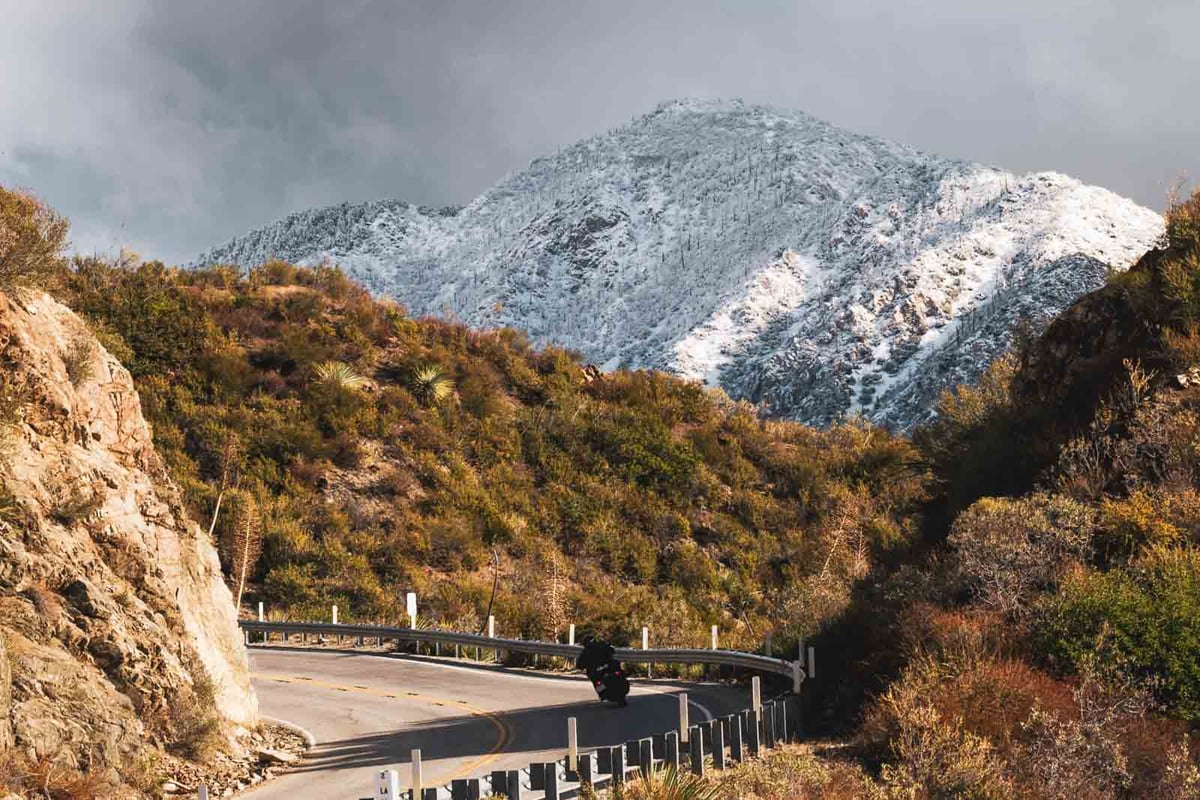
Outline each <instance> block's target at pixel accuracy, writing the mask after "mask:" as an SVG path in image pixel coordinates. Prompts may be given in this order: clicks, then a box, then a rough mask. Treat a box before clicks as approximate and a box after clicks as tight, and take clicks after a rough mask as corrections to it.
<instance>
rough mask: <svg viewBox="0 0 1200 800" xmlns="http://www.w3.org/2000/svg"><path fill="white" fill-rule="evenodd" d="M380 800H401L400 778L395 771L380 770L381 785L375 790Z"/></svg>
mask: <svg viewBox="0 0 1200 800" xmlns="http://www.w3.org/2000/svg"><path fill="white" fill-rule="evenodd" d="M375 797H376V798H379V800H400V776H399V775H397V774H396V770H394V769H381V770H379V783H378V785H377V788H376V789H375Z"/></svg>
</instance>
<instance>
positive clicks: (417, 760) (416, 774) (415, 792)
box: [408, 749, 424, 800]
mask: <svg viewBox="0 0 1200 800" xmlns="http://www.w3.org/2000/svg"><path fill="white" fill-rule="evenodd" d="M409 771H410V772H411V773H412V775H411V776H410V777H409V781H408V782H409V783H411V784H412V796H413V800H420V797H421V789H422V788H423V785H424V781H423V776H422V775H421V751H420V750H419V749H418V750H413V751H412V763H411V764H410V766H409Z"/></svg>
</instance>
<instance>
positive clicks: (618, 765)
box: [610, 744, 625, 786]
mask: <svg viewBox="0 0 1200 800" xmlns="http://www.w3.org/2000/svg"><path fill="white" fill-rule="evenodd" d="M610 750H611V752H612V761H611V763H612V782H613V786H620V785H622V784H624V783H625V748H624V747H623V746H621V745H619V744H618V745H615V746H614V747H612V748H610Z"/></svg>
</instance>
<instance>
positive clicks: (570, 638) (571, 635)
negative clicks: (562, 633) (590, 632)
mask: <svg viewBox="0 0 1200 800" xmlns="http://www.w3.org/2000/svg"><path fill="white" fill-rule="evenodd" d="M567 644H569V645H571V646H572V647H574V646H575V623H574V622H572V623H571V627H569V628H567Z"/></svg>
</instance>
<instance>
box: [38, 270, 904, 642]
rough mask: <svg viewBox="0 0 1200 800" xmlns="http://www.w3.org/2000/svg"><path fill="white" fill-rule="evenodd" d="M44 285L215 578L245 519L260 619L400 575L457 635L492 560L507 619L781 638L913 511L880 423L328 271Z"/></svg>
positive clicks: (899, 462)
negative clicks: (141, 427)
mask: <svg viewBox="0 0 1200 800" xmlns="http://www.w3.org/2000/svg"><path fill="white" fill-rule="evenodd" d="M62 291H63V293H64V294H65V296H66V297H67V298H68V302H69V303H70V304H71V305H72V306H73V307H74V308H75V309H76V310H77V311H79V312H80V313H82V314H84V315H86V316H87V317H88V318H90V319H91V320H92V321H93V323H94V324H95V327H96V328H97V330H98V331H100V333H101V336H102V339H103V340H104V341H106V342H107V344H108V347H109V349H110V350H112V351H113V352H114V353H117V354H118V355H119V356H120V357H121V358H122V359H123V361H124V362H125V363H126V364H127V365H128V366H129V369H130V370H131V371H132V372H133V374H134V377H135V379H136V380H137V385H138V387H139V391H140V392H141V395H142V402H143V404H144V406H145V408H146V413H147V416H148V417H149V419H150V420H151V421H152V424H153V427H154V434H155V441H156V444H157V446H158V448H159V450H160V452H162V453H163V454H164V457H165V458H166V459H167V461H168V463H169V464H170V466H171V468H172V470H173V473H174V475H175V477H176V479H177V480H178V481H179V482H180V484H181V485H182V486H183V487H184V488H185V493H186V497H187V501H188V503H189V504H190V507H191V509H192V512H193V513H194V514H195V516H196V518H197V519H199V520H201V521H202V523H204V524H206V525H207V524H208V523H209V521H210V520H212V518H213V517H214V515H215V514H216V515H217V521H216V526H215V535H216V536H217V538H218V540H219V541H221V542H223V543H225V545H226V555H227V567H228V568H230V570H231V571H234V572H236V571H237V569H238V568H239V558H240V556H242V555H244V554H245V550H244V548H243V549H241V550H239V549H238V547H239V545H238V544H236V543H237V542H242V541H243V540H244V538H245V537H246V535H250V536H251V537H254V536H256V535H257V534H261V556H259V557H258V558H257V560H256V561H254V563H253V565H252V566H251V567H250V569H249V574H248V576H247V578H248V580H247V581H246V584H247V586H248V590H247V593H246V597H248V598H254V599H262V600H264V601H265V603H266V605H267V607H268V608H270V609H272V610H273V611H274V612H275V613H278V614H281V615H288V616H291V617H293V618H297V617H299V618H315V619H319V618H323V617H324V616H325V615H327V614H328V608H329V605H330V604H332V603H337V604H338V605H339V607H340V611H341V614H342V617H343V618H344V619H352V620H354V619H356V620H381V621H392V622H395V621H399V620H400V619H401V618H402V614H403V603H404V593H405V592H406V591H416V592H417V593H418V595H419V597H420V598H421V604H422V613H423V614H424V615H426V616H428V617H431V618H432V619H433V620H434V621H437V622H440V623H443V624H447V625H453V626H455V627H457V628H460V629H464V628H465V629H475V628H478V627H479V626H480V620H481V617H485V616H486V610H487V608H488V606H489V603H490V601H491V591H492V586H493V579H494V577H496V576H498V581H496V583H497V585H498V591H497V596H496V599H495V607H494V613H495V615H496V617H497V619H498V620H499V631H500V632H502V633H503V634H506V635H512V636H525V637H554V636H562V635H565V631H566V625H567V623H568V622H577V623H580V625H581V626H586V627H588V628H590V629H591V630H594V631H596V632H598V633H600V634H603V635H604V636H609V637H613V638H614V639H616V640H618V641H627V640H630V639H632V638H634V637H636V636H638V635H640V627H641V625H643V624H647V625H650V626H651V628H652V630H653V632H654V634H653V635H654V637H655V640H656V641H660V642H663V643H664V644H666V643H670V644H676V645H685V644H689V643H691V644H699V643H701V642H705V641H707V638H706V637H707V631H708V628H709V626H710V625H711V624H718V625H720V626H721V629H722V631H724V634H723V641H724V643H725V644H727V645H729V646H740V647H747V648H756V647H760V646H761V645H762V644H763V642H764V639H765V637H766V635H767V634H768V633H773V634H774V636H775V637H776V640H777V641H778V642H779V645H780V648H781V649H782V647H783V645H784V644H785V640H787V639H788V638H789V637H793V638H794V637H795V636H796V635H802V634H805V633H809V634H811V633H813V632H815V630H816V629H817V628H818V627H819V625H820V624H821V623H822V621H823V620H825V619H827V618H828V617H830V616H831V615H834V614H836V613H837V611H838V610H839V609H840V608H841V607H842V606H844V605H845V603H846V602H848V597H849V587H850V585H851V584H852V583H853V581H855V580H857V579H858V578H861V577H862V576H863V575H865V574H866V573H867V572H868V571H869V570H870V569H871V565H872V564H873V563H874V561H875V560H876V559H877V558H879V557H880V555H881V554H882V553H883V552H885V551H887V550H888V549H890V548H894V547H896V546H899V545H902V544H904V543H905V542H908V541H910V540H912V539H913V537H914V534H915V531H916V527H915V524H914V521H913V520H914V511H915V510H916V508H917V505H918V503H920V502H921V501H922V499H923V492H924V482H923V475H922V471H921V469H920V468H919V467H918V466H916V465H915V464H916V455H917V454H916V452H915V450H914V449H913V448H912V446H911V445H910V444H908V443H907V442H905V441H903V440H901V439H898V438H895V437H893V436H890V435H888V434H887V433H885V432H883V431H882V430H878V429H874V428H870V427H866V426H862V425H855V424H848V425H843V426H839V427H835V428H833V429H831V430H828V431H818V430H813V429H809V428H806V427H803V426H800V425H797V424H793V423H787V422H778V421H768V420H764V419H760V418H759V417H758V416H757V415H756V412H755V409H754V408H752V407H749V406H746V405H744V404H738V403H734V402H731V401H730V400H729V399H728V398H727V397H726V396H724V395H723V394H722V393H720V392H718V391H711V390H708V389H705V388H703V387H701V386H700V385H697V384H695V383H690V382H685V381H681V380H677V379H674V378H671V377H669V376H666V375H662V374H656V373H651V372H615V373H610V374H601V373H600V372H599V371H597V370H595V369H594V368H590V367H588V366H587V365H584V364H582V363H581V362H580V359H579V358H578V357H576V356H574V355H572V354H571V353H568V352H565V351H562V350H555V349H547V350H542V351H535V350H534V349H533V348H531V347H530V346H529V344H528V343H527V342H526V341H525V339H524V338H523V336H522V335H521V334H520V333H518V332H516V331H512V330H495V331H474V330H470V329H468V328H466V327H463V326H462V325H458V324H454V323H452V322H447V321H443V320H437V319H413V318H411V317H410V316H409V315H407V314H406V313H405V312H404V310H403V309H402V308H401V307H399V306H397V305H394V304H390V303H385V302H380V301H377V300H374V299H372V298H371V297H370V296H369V295H368V294H367V293H366V292H365V291H364V290H363V289H361V288H360V287H358V286H356V285H354V284H352V283H351V282H350V281H349V280H347V279H346V277H345V276H344V275H343V274H342V273H341V272H339V271H338V270H336V269H332V268H330V269H325V268H321V269H315V270H307V269H299V268H296V267H292V266H290V265H288V264H284V263H272V264H269V265H266V266H264V267H261V268H258V269H255V270H252V271H250V272H248V273H242V272H241V271H239V270H238V269H236V268H212V269H205V270H199V271H180V270H172V269H167V268H165V267H163V266H162V265H160V264H157V263H140V264H126V265H113V264H109V263H105V262H101V261H96V260H81V261H78V262H77V263H76V264H75V265H74V267H73V268H72V269H71V270H70V271H69V272H67V273H66V274H65V275H64V276H63V287H62ZM218 503H220V507H221V509H220V513H219V514H218V513H217V507H218ZM493 569H495V570H496V575H494V574H493ZM239 577H240V576H239Z"/></svg>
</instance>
